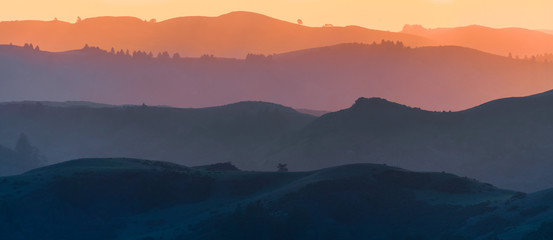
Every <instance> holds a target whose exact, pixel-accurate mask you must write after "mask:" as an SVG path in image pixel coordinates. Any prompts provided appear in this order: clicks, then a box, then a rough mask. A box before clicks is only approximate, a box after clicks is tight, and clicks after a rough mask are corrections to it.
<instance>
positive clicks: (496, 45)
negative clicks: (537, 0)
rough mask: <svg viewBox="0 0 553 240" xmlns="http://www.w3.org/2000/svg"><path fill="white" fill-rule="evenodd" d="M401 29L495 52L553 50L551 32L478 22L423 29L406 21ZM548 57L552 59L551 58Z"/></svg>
mask: <svg viewBox="0 0 553 240" xmlns="http://www.w3.org/2000/svg"><path fill="white" fill-rule="evenodd" d="M401 32H402V33H406V34H413V35H417V36H421V37H425V38H428V39H431V40H433V41H435V43H436V44H440V45H455V46H463V47H468V48H473V49H477V50H480V51H484V52H488V53H493V54H498V55H501V56H507V55H509V53H510V54H512V56H513V57H514V56H519V57H520V58H524V57H525V56H528V57H530V56H532V55H539V54H545V53H553V35H551V33H550V32H549V34H547V33H545V32H542V31H535V30H528V29H522V28H500V29H496V28H489V27H483V26H478V25H471V26H466V27H456V28H436V29H426V28H423V27H422V26H420V25H405V27H404V28H403V30H402V31H401ZM550 60H551V59H550Z"/></svg>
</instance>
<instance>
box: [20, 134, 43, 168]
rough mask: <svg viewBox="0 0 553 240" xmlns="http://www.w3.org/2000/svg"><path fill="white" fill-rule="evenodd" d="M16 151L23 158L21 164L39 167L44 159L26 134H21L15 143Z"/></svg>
mask: <svg viewBox="0 0 553 240" xmlns="http://www.w3.org/2000/svg"><path fill="white" fill-rule="evenodd" d="M15 152H16V153H17V155H18V156H19V158H20V160H21V164H23V165H26V166H27V167H31V168H32V167H38V166H40V164H41V162H42V161H43V157H42V156H41V155H40V153H39V151H38V149H37V148H35V147H34V146H33V145H32V144H31V142H30V141H29V138H28V137H27V136H26V135H25V134H23V133H22V134H20V135H19V138H18V139H17V142H16V143H15Z"/></svg>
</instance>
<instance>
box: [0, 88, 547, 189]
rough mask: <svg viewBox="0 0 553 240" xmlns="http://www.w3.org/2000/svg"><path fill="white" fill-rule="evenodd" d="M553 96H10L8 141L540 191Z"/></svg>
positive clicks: (0, 124)
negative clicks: (456, 104) (22, 137)
mask: <svg viewBox="0 0 553 240" xmlns="http://www.w3.org/2000/svg"><path fill="white" fill-rule="evenodd" d="M552 97H553V94H552V93H551V92H544V93H541V94H537V95H532V96H528V97H519V98H506V99H499V100H495V101H491V102H488V103H486V104H482V105H480V106H477V107H474V108H471V109H468V110H464V111H458V112H432V111H427V110H422V109H419V108H412V107H408V106H405V105H401V104H398V103H394V102H390V101H388V100H385V99H382V98H359V99H358V100H357V101H356V102H355V104H353V106H352V107H350V108H348V109H344V110H341V111H337V112H332V113H328V114H324V115H322V116H321V117H315V116H312V115H308V114H302V113H299V112H296V111H295V110H293V109H291V108H288V107H284V106H281V105H277V104H270V103H263V102H241V103H236V104H231V105H225V106H221V107H212V108H202V109H178V108H169V107H151V106H146V105H143V106H112V107H102V108H99V107H95V105H94V106H64V105H58V104H53V105H43V104H41V103H36V102H23V103H9V104H8V103H5V104H0V132H2V133H3V134H2V135H0V136H1V137H0V144H2V145H6V146H7V145H11V144H13V142H14V139H16V138H17V136H19V134H21V133H25V134H26V135H27V136H28V137H29V139H30V140H31V142H32V143H33V145H34V146H36V148H38V149H40V150H41V152H42V154H43V155H45V156H46V157H47V159H48V160H49V163H50V164H51V163H57V162H59V161H63V160H65V159H72V158H83V157H110V156H121V157H135V158H152V159H159V160H165V161H172V162H175V163H181V164H186V165H206V164H212V163H216V162H232V163H234V164H236V166H237V167H238V168H239V169H246V170H275V169H276V166H277V164H278V163H287V164H288V166H289V167H290V169H292V170H313V169H318V168H322V167H331V166H337V165H343V164H349V163H363V162H364V163H382V164H384V163H385V164H389V165H392V166H399V167H404V168H407V169H412V170H417V171H437V172H439V171H446V172H451V173H454V174H458V175H461V176H467V177H471V178H476V179H479V180H482V181H486V182H490V183H493V184H494V185H497V186H500V187H502V188H508V189H515V190H520V191H537V190H541V189H546V188H549V187H550V186H549V182H551V181H553V174H551V171H550V170H551V169H553V165H551V164H550V161H549V159H551V158H552V157H553V151H552V150H551V146H550V140H549V139H551V138H553V128H552V125H551V122H553V109H552V107H551V105H550V103H551V101H553V99H552ZM92 105H93V104H92ZM52 136H55V137H52ZM27 169H28V168H27ZM22 170H25V169H20V170H19V171H22Z"/></svg>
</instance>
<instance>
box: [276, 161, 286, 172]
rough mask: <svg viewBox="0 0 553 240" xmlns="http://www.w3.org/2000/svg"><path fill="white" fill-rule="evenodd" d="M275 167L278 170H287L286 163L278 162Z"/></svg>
mask: <svg viewBox="0 0 553 240" xmlns="http://www.w3.org/2000/svg"><path fill="white" fill-rule="evenodd" d="M277 169H278V171H279V172H288V164H286V163H279V164H278V165H277Z"/></svg>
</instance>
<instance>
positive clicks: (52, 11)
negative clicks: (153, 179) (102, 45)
mask: <svg viewBox="0 0 553 240" xmlns="http://www.w3.org/2000/svg"><path fill="white" fill-rule="evenodd" d="M28 6H34V7H33V8H32V9H29V8H28ZM60 6H63V7H60ZM213 6H217V7H215V8H214V7H213ZM3 8H4V10H5V13H4V14H3V16H1V17H0V21H23V20H39V21H50V20H53V19H54V18H57V19H58V20H60V21H65V22H69V23H72V22H75V21H76V19H77V18H78V17H80V18H81V19H85V18H93V17H103V16H130V17H136V18H139V19H142V20H148V21H149V20H151V19H156V20H157V21H165V20H168V19H172V18H178V17H184V16H207V17H217V16H220V15H224V14H227V13H230V12H237V11H245V12H254V13H258V14H262V15H265V16H269V17H272V18H276V19H280V20H283V21H287V22H291V23H296V21H297V20H298V19H301V20H302V21H303V24H304V25H305V26H310V27H321V26H323V25H325V24H332V25H334V26H348V25H355V26H360V27H364V28H369V29H377V30H382V31H393V32H398V31H401V29H402V28H403V26H404V25H422V26H424V27H425V28H452V27H460V26H470V25H480V26H487V27H491V28H510V27H514V28H525V29H532V30H553V24H551V23H552V22H553V16H551V15H550V14H547V9H551V8H553V2H550V1H546V0H531V1H525V2H518V1H514V0H511V1H499V0H489V1H486V2H482V1H476V0H464V1H460V0H417V1H406V0H392V1H385V2H377V1H371V2H366V1H361V0H351V1H350V2H348V3H347V4H344V3H343V2H339V1H332V0H297V1H286V2H279V1H276V0H271V1H268V2H264V3H257V2H256V3H251V2H249V1H246V0H240V1H233V2H232V3H230V2H226V1H221V0H210V1H209V2H205V3H204V4H197V3H195V2H193V1H192V0H185V1H177V0H164V1H152V0H141V1H127V0H77V1H70V0H54V1H53V2H52V1H49V2H43V1H39V0H23V1H17V2H10V3H8V4H7V5H4V6H3ZM335 9H340V11H336V10H335ZM390 13H392V14H390Z"/></svg>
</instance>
